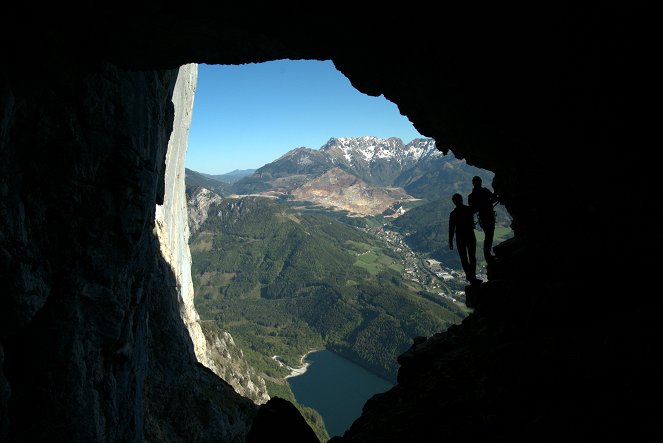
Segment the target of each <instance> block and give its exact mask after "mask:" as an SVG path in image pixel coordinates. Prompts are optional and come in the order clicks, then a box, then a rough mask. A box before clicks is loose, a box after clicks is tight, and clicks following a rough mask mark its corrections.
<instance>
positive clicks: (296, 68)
mask: <svg viewBox="0 0 663 443" xmlns="http://www.w3.org/2000/svg"><path fill="white" fill-rule="evenodd" d="M364 135H374V136H376V137H382V138H386V137H400V138H401V139H402V140H403V141H404V142H405V143H408V142H410V141H412V140H413V139H415V138H419V137H422V135H421V134H419V133H418V132H417V130H416V129H415V128H414V126H412V123H410V121H409V120H408V119H407V117H404V116H402V115H401V114H400V112H399V111H398V108H397V107H396V105H395V104H393V103H391V102H390V101H388V100H386V99H385V98H384V97H382V96H380V97H370V96H368V95H365V94H362V93H360V92H359V91H357V90H356V89H354V88H353V87H352V85H351V84H350V81H349V80H348V79H347V78H346V77H345V76H344V75H343V74H341V73H340V72H339V71H338V70H336V68H335V67H334V64H333V63H332V62H331V61H313V60H299V61H292V60H278V61H274V62H267V63H257V64H256V63H253V64H246V65H239V66H216V65H204V64H201V65H198V85H197V86H196V94H195V97H194V103H193V116H192V121H191V130H190V133H189V143H188V148H187V155H186V167H187V168H189V169H193V170H194V171H198V172H203V173H208V174H224V173H226V172H230V171H233V170H235V169H256V168H259V167H261V166H263V165H265V164H267V163H269V162H271V161H273V160H276V159H277V158H278V157H280V156H281V155H283V154H285V153H286V152H288V151H289V150H291V149H294V148H297V147H300V146H305V147H307V148H314V149H318V148H320V147H321V146H322V145H324V144H325V143H326V142H327V140H329V139H330V138H331V137H360V136H364Z"/></svg>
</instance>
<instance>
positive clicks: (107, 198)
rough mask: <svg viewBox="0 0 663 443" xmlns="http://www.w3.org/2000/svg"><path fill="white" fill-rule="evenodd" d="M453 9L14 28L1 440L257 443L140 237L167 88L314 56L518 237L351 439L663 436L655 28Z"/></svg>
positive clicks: (157, 169)
mask: <svg viewBox="0 0 663 443" xmlns="http://www.w3.org/2000/svg"><path fill="white" fill-rule="evenodd" d="M457 3H458V4H454V5H445V6H444V7H442V10H440V9H439V8H440V6H439V5H437V4H435V5H434V8H435V9H415V8H414V7H411V6H407V7H406V6H404V7H403V8H400V7H399V8H398V10H397V11H396V12H393V11H391V10H389V8H384V9H381V10H379V11H378V10H374V11H370V13H369V14H364V13H361V12H360V11H358V10H355V11H352V13H351V14H350V13H348V11H347V10H340V9H339V10H333V9H331V8H330V9H329V10H327V11H326V12H325V14H324V15H319V14H317V13H315V14H314V13H311V14H310V16H306V11H302V14H303V16H300V15H295V14H291V13H290V11H285V12H284V11H283V10H279V9H274V10H261V11H255V10H251V11H247V10H243V9H242V6H234V7H230V6H228V5H227V4H218V6H216V5H206V6H205V7H202V6H200V7H198V6H199V5H196V4H195V3H194V4H189V5H188V7H187V8H172V9H171V8H163V7H156V6H155V7H136V8H132V10H131V13H128V12H127V10H126V9H123V8H121V7H119V6H117V5H116V4H115V3H109V4H100V5H97V4H95V5H93V6H90V7H85V6H82V7H81V8H80V9H78V10H77V14H76V15H75V16H74V15H72V14H70V13H69V11H63V10H58V9H57V8H58V7H60V6H59V4H58V5H56V4H53V6H52V8H51V9H50V10H49V9H38V10H30V11H24V10H22V8H23V7H22V6H21V5H19V4H14V5H8V6H6V8H5V9H4V10H3V19H4V22H3V23H4V24H5V25H6V26H5V25H3V27H2V28H1V29H0V37H1V38H2V41H3V53H2V61H3V63H2V64H0V287H1V288H2V292H0V319H1V321H0V340H1V348H0V360H1V361H2V363H3V366H2V373H1V374H0V436H1V437H2V439H7V440H9V441H39V440H47V439H49V441H53V440H59V441H89V440H96V441H139V440H142V439H146V440H152V441H158V440H161V441H212V440H214V441H231V440H232V439H235V440H237V441H243V440H244V439H245V438H246V436H247V433H248V432H250V431H249V428H251V424H252V423H253V420H252V418H253V417H254V414H255V413H256V411H255V408H256V407H255V405H254V404H253V403H252V402H250V401H249V400H247V399H245V398H243V397H241V396H239V395H237V394H236V393H234V390H232V389H231V388H230V387H229V386H228V385H227V384H225V383H223V382H221V381H220V379H219V378H218V377H217V376H216V375H214V374H213V373H212V372H211V371H209V370H207V369H206V368H205V367H203V366H201V365H199V364H197V363H196V358H195V352H194V345H193V343H192V341H191V338H190V334H189V332H188V330H187V328H186V325H185V322H184V321H182V317H181V315H180V309H181V308H180V306H181V304H180V302H179V301H178V297H179V296H178V292H177V289H176V288H177V280H176V277H175V275H174V274H173V271H172V268H171V266H170V265H169V264H168V263H166V262H165V261H164V260H163V258H162V255H161V247H160V245H159V242H158V241H157V239H156V237H155V235H154V227H155V223H154V220H155V206H156V205H163V204H164V198H163V196H164V193H165V190H164V183H165V182H164V177H165V175H166V172H165V166H166V151H167V147H168V141H169V140H170V136H171V130H172V121H173V102H172V98H173V97H172V92H173V89H174V86H175V81H176V79H177V71H178V68H179V67H180V66H182V65H186V64H189V63H219V64H228V63H232V64H237V63H248V62H260V61H266V60H272V59H278V58H293V59H296V58H312V59H332V60H333V61H334V64H335V65H336V67H337V68H339V69H340V70H341V71H342V72H343V73H344V74H346V75H347V76H348V78H349V79H350V81H351V82H352V84H353V85H354V86H355V87H356V88H358V89H359V90H360V91H362V92H365V93H368V94H371V95H376V96H377V95H380V94H383V95H384V96H385V97H386V98H387V99H389V100H391V101H393V102H395V103H396V104H397V105H398V107H399V110H400V112H401V113H402V114H404V115H406V116H407V117H408V118H409V119H410V120H411V121H412V122H413V123H414V124H415V126H416V128H417V129H418V130H419V131H420V133H422V135H424V136H426V137H432V138H434V139H435V141H436V145H437V147H438V148H440V149H441V150H443V151H447V150H452V151H453V153H454V154H455V155H456V157H458V158H464V159H466V160H467V161H468V163H469V164H472V165H475V166H479V167H482V168H486V169H489V170H491V171H493V172H495V180H494V182H493V183H492V185H493V187H494V188H495V190H497V191H498V193H499V194H500V195H501V196H502V201H503V203H504V204H505V206H506V207H507V209H508V210H509V212H510V214H511V216H512V217H513V219H514V229H515V239H514V240H513V241H510V242H509V243H508V244H503V245H501V246H500V247H498V248H497V250H496V251H495V252H496V254H497V255H498V261H497V262H496V263H495V265H494V266H492V267H491V268H490V269H489V277H490V280H491V281H490V282H489V283H488V284H486V285H485V286H483V287H481V288H480V289H477V288H474V289H473V290H471V291H470V292H473V294H472V295H471V296H470V297H469V299H470V300H472V303H473V306H475V312H474V313H473V314H472V315H470V316H469V317H468V319H467V320H466V322H464V323H463V324H462V325H460V326H459V328H458V329H454V330H453V331H449V332H442V333H441V335H440V336H435V337H431V338H429V339H428V340H426V341H425V342H423V343H419V344H418V345H417V346H418V348H417V347H415V348H413V349H412V350H411V352H409V353H407V355H405V356H403V357H402V358H401V364H402V369H401V374H399V381H400V382H399V385H398V386H397V387H396V388H395V389H394V390H392V391H390V392H389V393H388V394H385V395H383V396H379V397H376V398H374V399H373V400H371V401H370V403H369V404H368V405H367V407H366V408H365V409H364V413H363V416H362V418H360V419H359V420H358V421H357V422H356V423H355V425H356V426H353V428H351V429H350V430H349V431H348V433H347V434H346V435H344V436H343V438H342V439H341V441H371V440H372V441H375V440H376V439H377V440H379V439H380V438H379V437H385V438H386V437H391V438H393V436H401V435H406V431H407V430H408V429H413V430H414V431H415V432H416V434H414V435H415V436H416V437H420V438H419V440H425V439H426V437H425V436H426V435H436V436H437V435H440V434H442V433H443V434H444V436H445V438H446V439H447V441H477V440H479V441H482V440H483V441H485V440H489V439H492V440H499V441H517V440H518V439H521V438H525V440H527V441H545V440H548V441H573V440H581V441H582V440H584V441H596V440H599V441H601V440H602V441H660V440H662V439H663V438H662V436H661V430H660V424H659V420H660V417H659V415H658V412H657V411H658V409H659V408H657V405H658V402H659V400H660V398H661V397H663V387H662V386H661V385H660V383H659V382H656V380H658V379H659V378H660V374H661V373H662V372H663V368H662V367H661V365H660V363H659V362H658V359H657V358H656V357H657V350H658V349H660V347H661V337H662V336H663V331H661V326H660V324H661V323H660V316H661V312H662V311H663V309H662V307H661V301H662V300H661V297H658V295H657V294H658V292H660V291H657V290H656V287H657V285H656V283H653V282H652V273H653V275H655V272H656V270H657V269H660V267H661V265H662V264H663V263H662V259H661V254H660V251H661V249H662V248H663V245H662V243H663V240H662V239H661V236H660V233H659V229H660V226H663V211H662V210H661V208H662V207H663V203H662V201H661V193H660V192H659V188H660V186H659V183H658V181H659V177H660V171H658V163H657V162H656V161H654V158H653V157H652V154H651V152H650V150H651V146H653V145H654V140H655V139H654V138H653V137H652V134H651V132H652V131H651V128H655V127H656V126H655V124H653V122H652V120H653V119H652V117H651V116H652V115H654V114H653V113H651V105H650V103H651V97H652V96H653V94H652V91H654V90H655V88H654V85H655V83H654V75H656V74H655V73H656V72H657V71H656V70H655V69H653V63H654V61H655V57H652V56H651V54H655V53H656V52H655V50H654V49H653V48H652V44H651V42H654V41H656V39H655V38H653V35H651V34H653V30H654V29H656V27H655V26H651V25H650V24H649V23H647V20H646V17H648V16H649V17H655V15H654V14H651V13H650V12H649V11H646V10H639V9H637V8H638V7H637V6H623V7H621V8H620V9H619V10H616V9H615V10H612V9H610V7H608V6H601V7H584V6H578V7H576V8H574V9H573V10H572V11H570V10H569V9H568V8H567V7H566V6H565V5H560V6H559V8H558V9H555V7H550V8H546V9H545V10H543V8H541V9H537V8H536V6H531V8H529V9H527V10H526V11H525V10H522V9H517V8H515V6H514V7H513V8H512V7H509V6H506V5H504V4H503V3H495V4H494V6H482V7H472V8H469V7H468V8H467V9H465V7H464V6H463V5H462V2H457ZM267 8H268V7H267ZM275 8H281V5H275ZM431 8H433V6H431ZM262 12H264V13H265V14H262ZM173 29H177V32H173ZM26 30H31V32H34V34H33V35H34V36H38V37H37V38H38V39H39V44H38V45H35V44H34V43H33V40H32V39H27V38H26ZM422 61H423V63H422ZM332 135H336V134H330V136H332ZM338 136H342V135H338ZM486 184H487V185H490V184H488V183H486ZM468 295H469V294H468ZM424 380H428V381H430V383H425V382H424ZM277 403H278V402H271V406H274V405H276V404H277ZM268 404H269V403H268ZM259 411H263V414H268V413H269V412H268V411H269V408H262V407H261V408H260V409H259ZM263 416H264V415H263ZM283 416H284V417H285V416H288V414H284V415H283ZM463 418H464V419H463ZM267 422H268V423H270V424H269V426H270V429H269V431H270V432H269V435H272V436H274V438H275V440H277V441H278V438H285V439H287V435H288V431H287V426H286V427H285V430H284V429H277V428H276V427H277V426H278V421H277V422H275V421H273V420H272V421H265V420H258V422H257V423H267ZM295 422H296V420H295V421H293V422H292V423H295ZM259 428H260V425H258V426H257V427H255V428H253V432H252V435H265V434H264V433H263V432H259V431H260V429H259ZM542 430H543V431H542ZM262 431H264V429H263V430H262ZM429 431H430V432H429ZM293 434H294V433H293ZM291 435H292V434H291Z"/></svg>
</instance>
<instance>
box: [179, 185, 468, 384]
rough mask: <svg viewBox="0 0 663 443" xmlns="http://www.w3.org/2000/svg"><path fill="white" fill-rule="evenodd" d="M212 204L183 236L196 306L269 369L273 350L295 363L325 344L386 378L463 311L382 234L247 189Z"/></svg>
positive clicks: (270, 371) (275, 372)
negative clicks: (409, 268)
mask: <svg viewBox="0 0 663 443" xmlns="http://www.w3.org/2000/svg"><path fill="white" fill-rule="evenodd" d="M213 212H214V213H213V214H212V213H210V217H209V218H208V219H207V221H206V222H205V224H204V225H203V226H202V227H201V229H200V231H199V232H198V233H197V234H196V235H195V236H194V237H192V239H191V243H190V244H191V253H192V259H193V268H192V271H193V278H194V285H195V293H196V306H197V308H198V310H199V312H200V315H201V317H202V318H203V319H204V320H214V321H215V322H216V323H217V324H218V325H219V326H220V327H221V328H222V329H224V330H228V331H230V332H231V333H232V334H233V336H234V337H235V338H236V340H237V341H238V342H240V345H241V346H242V347H243V348H245V349H246V350H248V353H249V354H251V355H253V356H254V357H255V358H256V359H260V360H261V361H256V362H255V364H256V366H257V367H258V368H259V369H261V370H262V371H264V372H265V373H266V375H267V376H270V375H274V376H279V373H278V368H277V366H276V365H275V364H274V362H273V361H272V360H271V358H270V357H271V356H273V355H280V356H282V357H283V358H284V359H286V361H288V362H289V363H290V364H291V365H292V366H296V365H297V364H298V359H299V356H301V355H302V354H303V353H305V352H306V351H308V350H310V349H312V348H316V349H319V348H322V347H327V348H329V349H332V350H334V351H336V352H338V353H340V354H342V355H344V356H346V357H348V358H351V359H353V360H355V361H357V362H358V363H360V364H362V365H363V366H365V367H367V368H369V369H370V370H372V371H374V372H376V373H378V374H380V375H382V376H383V377H385V378H388V379H391V380H394V379H395V376H396V371H397V363H396V357H397V356H398V355H399V354H400V353H402V352H403V351H404V350H406V349H407V348H408V347H409V346H410V344H411V342H412V338H413V337H415V336H418V335H424V336H430V335H432V334H433V333H435V332H439V331H442V330H445V329H446V328H447V327H448V326H450V325H451V324H453V323H457V322H459V321H460V320H461V319H462V317H463V316H464V312H463V311H462V310H461V309H460V308H456V307H455V306H454V305H447V304H445V303H444V302H443V301H442V300H441V299H442V298H441V297H437V298H436V297H430V296H428V297H426V296H424V295H422V293H421V291H422V288H421V287H420V286H419V285H418V284H416V283H414V282H410V281H407V282H406V281H405V280H404V279H403V277H402V275H403V265H402V263H401V257H400V256H399V253H398V252H395V250H393V249H391V248H389V247H388V246H387V244H386V243H384V242H382V241H380V240H379V239H377V238H375V237H373V236H371V235H369V234H368V233H366V232H364V231H363V230H361V229H358V228H356V227H352V226H349V225H347V224H344V223H342V222H340V221H338V220H335V219H333V218H330V217H327V216H325V215H324V214H323V213H315V214H309V213H306V212H298V211H296V210H293V209H291V208H287V207H286V206H284V205H282V204H279V203H278V202H277V201H275V200H269V199H266V198H249V197H247V198H242V199H227V200H224V202H223V203H222V204H221V205H220V206H218V207H215V209H214V211H213ZM438 298H439V299H440V300H439V301H438V300H437V299H438Z"/></svg>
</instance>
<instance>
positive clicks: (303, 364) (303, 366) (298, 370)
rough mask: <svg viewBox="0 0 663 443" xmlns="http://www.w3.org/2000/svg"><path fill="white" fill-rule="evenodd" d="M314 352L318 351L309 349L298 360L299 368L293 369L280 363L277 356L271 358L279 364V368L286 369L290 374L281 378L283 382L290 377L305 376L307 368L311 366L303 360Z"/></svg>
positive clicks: (279, 358)
mask: <svg viewBox="0 0 663 443" xmlns="http://www.w3.org/2000/svg"><path fill="white" fill-rule="evenodd" d="M316 351H318V349H311V350H310V351H308V352H307V353H306V354H304V355H302V357H301V358H300V359H299V363H300V365H301V366H299V367H298V368H293V367H292V366H288V365H286V364H285V363H283V362H282V361H281V357H280V356H278V355H273V356H272V360H274V361H275V362H277V363H278V364H279V366H283V367H285V368H287V369H288V370H289V371H290V374H288V375H286V376H285V377H283V378H284V379H285V380H287V379H289V378H291V377H297V376H299V375H302V374H305V373H306V371H307V370H308V367H309V366H310V365H311V364H310V363H308V362H305V361H304V359H305V358H306V357H307V356H308V355H309V354H310V353H311V352H316Z"/></svg>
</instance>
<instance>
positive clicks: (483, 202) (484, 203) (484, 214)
mask: <svg viewBox="0 0 663 443" xmlns="http://www.w3.org/2000/svg"><path fill="white" fill-rule="evenodd" d="M472 186H473V189H472V192H471V193H470V195H469V196H468V197H467V204H468V206H469V207H470V208H472V214H478V219H479V226H481V229H482V230H483V232H484V234H485V237H484V239H483V256H484V257H485V259H486V261H491V260H494V259H495V256H494V255H493V254H492V249H493V237H494V235H495V210H494V209H493V208H494V204H495V203H496V202H498V201H499V200H498V197H497V194H495V193H494V192H491V191H489V190H488V189H487V188H484V187H483V186H481V177H479V176H478V175H475V176H474V177H473V178H472Z"/></svg>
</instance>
